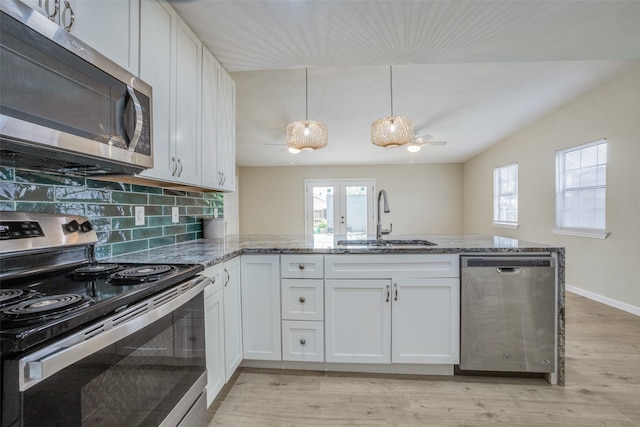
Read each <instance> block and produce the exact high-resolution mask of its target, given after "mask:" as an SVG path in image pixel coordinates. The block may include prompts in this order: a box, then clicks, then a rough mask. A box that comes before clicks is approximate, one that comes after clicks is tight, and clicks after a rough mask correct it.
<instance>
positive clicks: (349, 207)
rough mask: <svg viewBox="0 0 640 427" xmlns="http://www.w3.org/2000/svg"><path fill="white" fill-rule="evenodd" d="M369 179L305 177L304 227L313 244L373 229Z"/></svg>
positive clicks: (330, 242)
mask: <svg viewBox="0 0 640 427" xmlns="http://www.w3.org/2000/svg"><path fill="white" fill-rule="evenodd" d="M373 186H374V180H373V179H360V180H338V179H336V180H315V179H308V180H305V214H306V218H305V229H306V234H307V236H313V238H314V243H315V245H316V246H323V244H324V243H326V245H327V246H331V245H333V240H334V238H335V237H338V238H346V239H365V238H366V237H367V235H368V234H372V233H373V223H374V219H373Z"/></svg>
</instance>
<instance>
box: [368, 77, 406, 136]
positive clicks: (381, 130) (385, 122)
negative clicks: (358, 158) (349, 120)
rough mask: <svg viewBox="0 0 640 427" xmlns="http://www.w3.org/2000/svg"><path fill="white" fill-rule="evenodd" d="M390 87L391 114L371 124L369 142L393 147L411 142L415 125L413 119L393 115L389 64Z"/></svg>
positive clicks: (391, 78) (391, 80) (391, 79)
mask: <svg viewBox="0 0 640 427" xmlns="http://www.w3.org/2000/svg"><path fill="white" fill-rule="evenodd" d="M389 83H390V87H391V98H390V99H391V115H390V116H389V117H385V118H384V119H379V120H376V121H375V122H373V123H372V124H371V143H372V144H373V145H377V146H378V147H385V148H394V147H400V146H401V145H405V144H409V143H410V142H413V139H414V138H415V127H414V125H413V120H412V119H409V118H407V117H395V116H394V115H393V68H392V67H391V66H389Z"/></svg>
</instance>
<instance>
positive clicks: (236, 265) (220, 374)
mask: <svg viewBox="0 0 640 427" xmlns="http://www.w3.org/2000/svg"><path fill="white" fill-rule="evenodd" d="M201 274H202V275H203V276H206V277H208V278H209V279H210V280H211V284H210V285H209V286H207V287H206V288H205V291H204V310H205V337H206V353H207V406H209V405H211V402H213V399H215V397H216V395H217V394H218V393H219V392H220V390H221V389H222V386H223V385H224V384H226V383H227V381H229V379H230V378H231V376H232V375H233V373H234V372H235V370H236V369H237V368H238V366H239V365H240V362H242V318H241V316H242V312H241V308H240V304H241V299H240V258H234V259H232V260H230V261H226V262H224V263H221V264H216V265H214V266H212V267H209V268H207V269H205V270H204V271H203V272H202V273H201Z"/></svg>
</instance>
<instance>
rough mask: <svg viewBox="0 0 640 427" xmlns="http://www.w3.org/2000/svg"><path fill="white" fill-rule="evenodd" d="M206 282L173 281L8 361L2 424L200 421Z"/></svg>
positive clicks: (203, 415)
mask: <svg viewBox="0 0 640 427" xmlns="http://www.w3.org/2000/svg"><path fill="white" fill-rule="evenodd" d="M207 284H208V281H207V280H204V281H203V280H202V278H197V279H194V280H192V281H191V282H190V283H187V284H183V285H179V286H177V287H176V288H172V289H171V290H169V291H165V292H163V293H161V294H159V295H157V296H155V297H152V298H150V299H149V300H148V301H145V302H143V303H140V304H137V305H135V306H132V307H130V308H128V309H126V310H124V311H122V312H121V313H120V314H118V315H116V316H112V317H110V318H108V319H106V320H105V321H104V322H101V323H100V324H96V325H93V326H92V327H90V328H86V329H85V330H83V331H82V332H80V333H78V334H75V335H73V336H72V337H69V338H67V339H65V340H63V341H59V342H57V343H55V344H52V345H50V346H48V347H47V348H45V349H43V350H41V351H38V352H37V353H34V354H32V355H30V356H27V357H24V358H22V359H20V360H18V361H15V367H16V370H17V372H16V374H17V376H18V390H16V393H17V394H16V395H14V396H11V397H13V399H11V400H13V402H14V405H11V406H10V407H3V423H2V425H3V426H5V425H19V426H92V427H93V426H124V425H126V426H164V425H171V426H176V425H179V424H180V422H181V420H183V419H188V420H193V419H196V420H198V421H197V422H196V423H195V424H193V421H189V422H190V425H203V426H206V418H207V417H206V404H205V405H201V404H199V402H202V401H203V400H202V397H203V393H204V388H205V386H206V366H205V363H206V358H205V344H204V342H205V341H204V293H203V289H204V287H205V286H206V285H207ZM186 285H189V286H188V288H187V286H186ZM141 313H142V314H141ZM114 325H115V326H114ZM93 334H95V335H94V336H92V335H93ZM79 335H82V336H80V337H79ZM78 340H81V342H79V343H75V344H74V341H78ZM86 353H88V354H86ZM5 365H7V361H5ZM6 373H7V372H6V371H5V374H6ZM11 376H12V377H13V376H14V375H11ZM4 380H5V381H6V380H7V378H4ZM5 384H6V382H5ZM5 391H6V389H5ZM3 394H4V393H3ZM5 397H10V396H3V400H5ZM6 403H8V402H6V401H5V402H3V406H4V405H5V404H6ZM7 410H9V411H10V413H11V414H12V417H11V418H12V419H9V415H10V414H7ZM194 412H198V413H196V414H194ZM5 416H6V417H7V418H5Z"/></svg>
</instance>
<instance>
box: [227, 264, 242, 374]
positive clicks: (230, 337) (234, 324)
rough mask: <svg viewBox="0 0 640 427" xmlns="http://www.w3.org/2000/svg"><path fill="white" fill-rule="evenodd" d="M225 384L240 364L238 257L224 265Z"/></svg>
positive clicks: (240, 312) (240, 333) (240, 315)
mask: <svg viewBox="0 0 640 427" xmlns="http://www.w3.org/2000/svg"><path fill="white" fill-rule="evenodd" d="M223 274H224V332H225V333H224V349H225V382H227V381H229V378H231V376H232V375H233V373H234V372H235V370H236V369H237V368H238V366H239V365H240V362H242V309H241V304H242V301H241V297H240V257H236V258H233V259H232V260H230V261H226V262H225V263H224V273H223Z"/></svg>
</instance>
